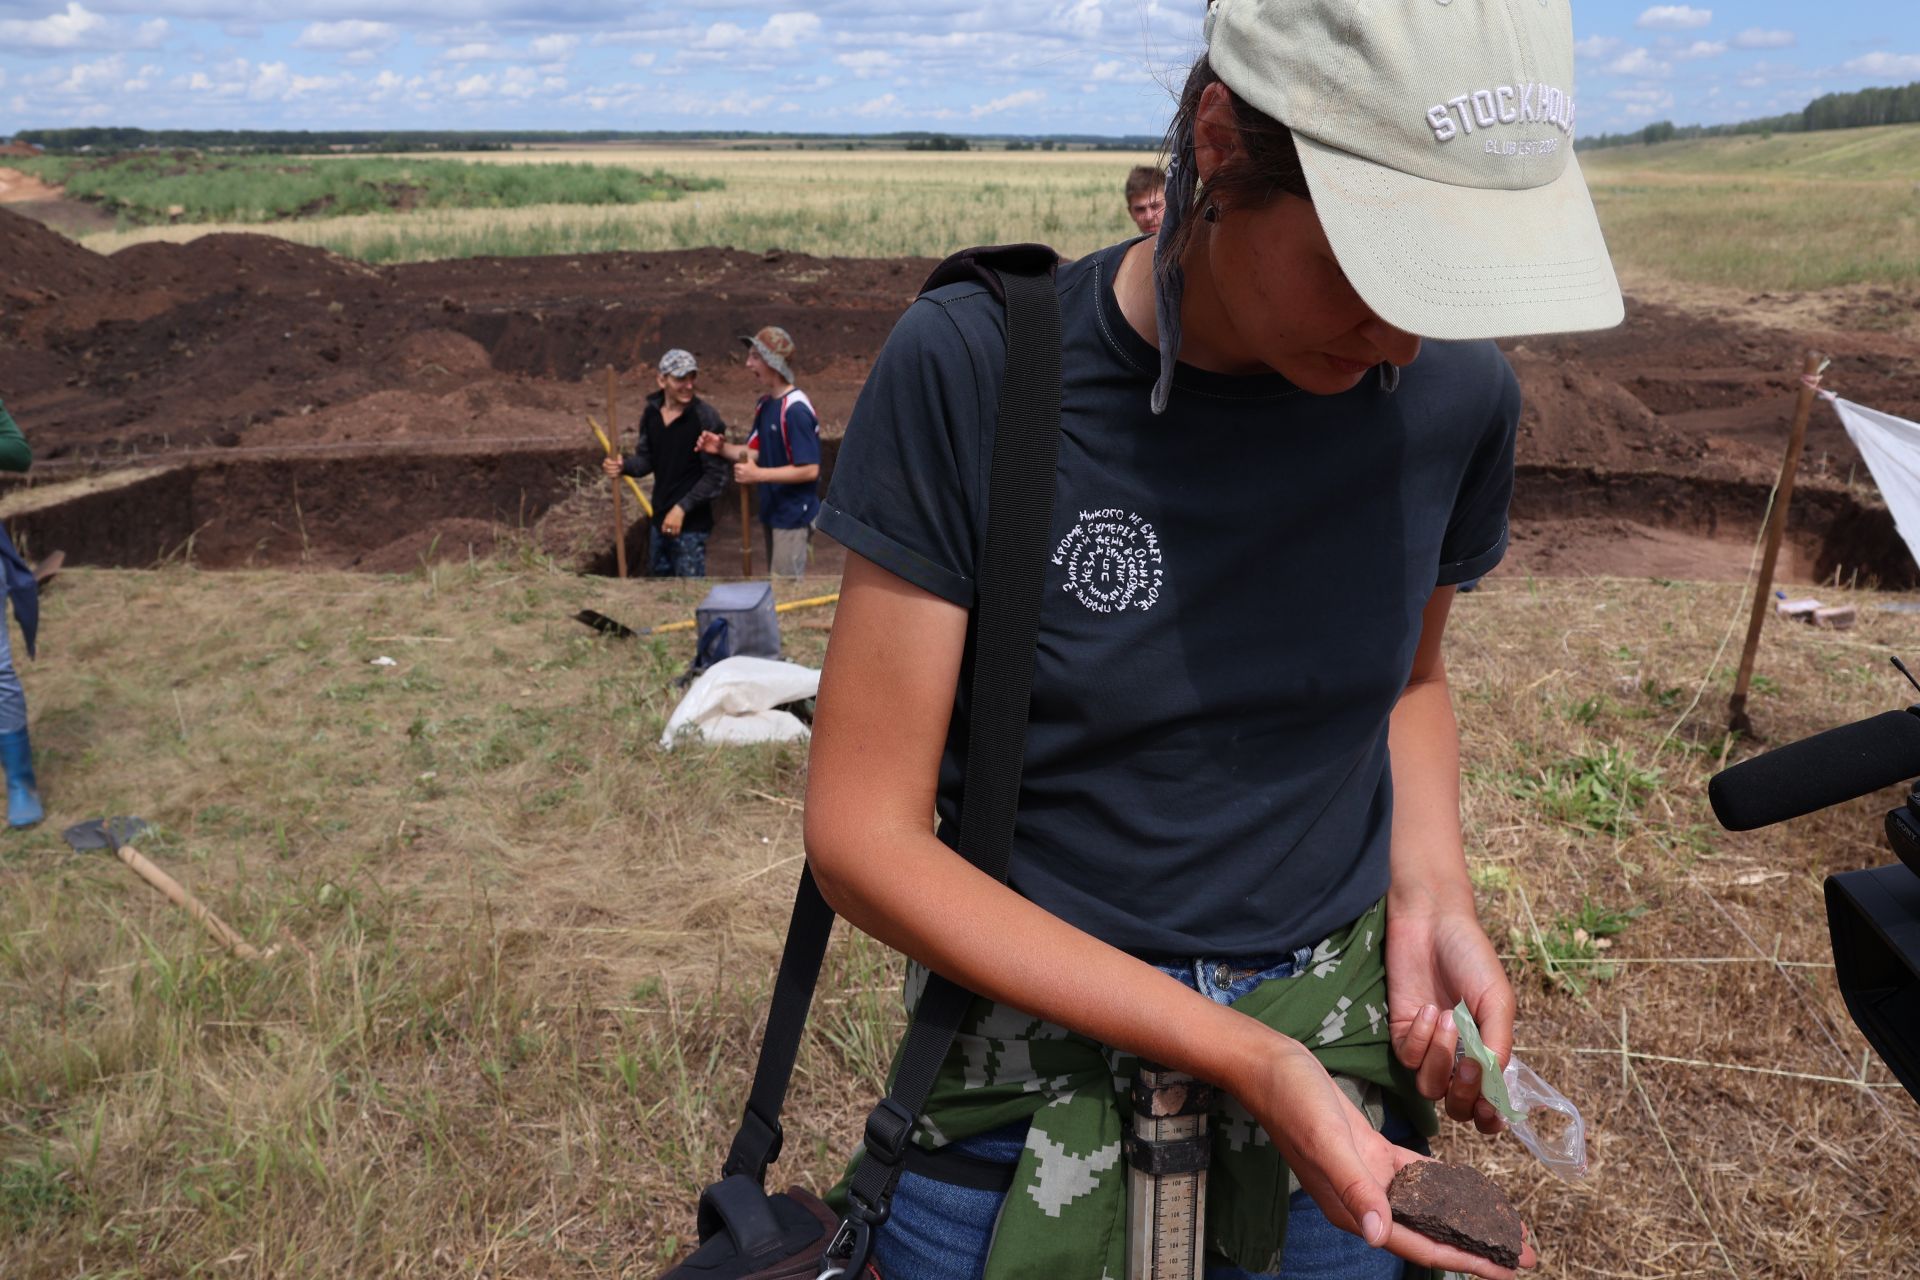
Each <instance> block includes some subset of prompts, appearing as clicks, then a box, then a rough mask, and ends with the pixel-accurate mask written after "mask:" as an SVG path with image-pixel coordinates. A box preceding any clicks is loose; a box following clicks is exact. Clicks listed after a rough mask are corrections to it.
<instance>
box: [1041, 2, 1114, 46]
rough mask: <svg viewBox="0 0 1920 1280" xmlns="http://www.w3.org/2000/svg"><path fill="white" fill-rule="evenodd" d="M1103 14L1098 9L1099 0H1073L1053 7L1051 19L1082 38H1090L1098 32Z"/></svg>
mask: <svg viewBox="0 0 1920 1280" xmlns="http://www.w3.org/2000/svg"><path fill="white" fill-rule="evenodd" d="M1103 17H1104V15H1103V14H1102V13H1101V11H1100V0H1073V2H1072V3H1071V4H1063V5H1060V6H1058V7H1057V8H1055V10H1054V12H1053V20H1054V22H1055V23H1056V24H1058V25H1059V26H1062V27H1064V28H1066V29H1067V31H1068V32H1070V33H1071V34H1073V35H1075V36H1078V37H1079V38H1081V39H1082V40H1091V39H1093V38H1094V37H1095V36H1097V35H1099V34H1100V27H1101V25H1102V19H1103Z"/></svg>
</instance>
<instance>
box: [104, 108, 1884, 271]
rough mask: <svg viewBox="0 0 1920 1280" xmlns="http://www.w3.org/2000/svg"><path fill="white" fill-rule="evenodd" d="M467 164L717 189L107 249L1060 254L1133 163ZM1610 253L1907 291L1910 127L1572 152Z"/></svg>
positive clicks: (1091, 240) (653, 157)
mask: <svg viewBox="0 0 1920 1280" xmlns="http://www.w3.org/2000/svg"><path fill="white" fill-rule="evenodd" d="M468 159H470V160H472V161H473V162H474V163H479V164H503V163H505V164H523V163H529V162H532V163H549V164H559V163H577V162H586V163H595V164H607V165H620V166H624V167H630V168H633V169H636V170H640V171H643V172H646V173H653V172H655V171H656V170H658V171H664V172H666V173H669V174H674V175H677V176H680V177H685V178H696V179H718V180H719V181H721V182H723V183H724V184H725V187H724V189H723V190H719V191H709V192H702V193H695V194H691V195H689V196H687V197H686V198H684V199H681V200H678V201H674V202H670V203H648V204H636V205H619V206H614V205H542V206H533V207H529V208H523V209H505V210H502V209H493V210H488V209H462V210H423V211H419V212H411V213H381V214H369V215H363V216H357V217H344V218H329V219H325V220H319V221H296V222H283V223H277V224H273V225H271V226H269V227H265V228H263V227H260V226H245V227H242V226H239V225H231V226H229V225H220V224H182V225H177V226H169V227H147V228H141V229H138V230H132V231H118V232H103V233H100V234H97V235H94V236H90V237H88V238H87V240H86V243H87V244H88V245H90V246H91V247H93V248H96V249H99V250H101V251H102V252H111V251H112V250H114V249H117V248H120V247H122V246H124V245H127V244H132V243H137V242H139V241H142V240H152V239H170V240H181V239H190V238H193V237H195V236H199V235H204V234H207V233H209V232H214V231H233V230H242V229H244V230H250V231H260V230H267V231H269V232H270V233H271V234H274V235H280V236H284V237H286V238H288V239H293V240H298V241H300V242H302V243H307V244H318V245H322V246H325V247H326V248H329V249H333V250H335V251H337V252H340V253H344V254H347V255H349V256H351V257H359V258H364V259H367V260H370V261H375V262H408V261H418V260H422V259H429V258H447V257H471V256H476V255H486V254H499V255H508V256H513V255H523V254H551V253H588V252H597V251H601V250H612V249H684V248H697V247H702V246H708V245H726V246H732V247H735V248H742V249H750V250H756V251H757V250H763V249H771V248H781V249H786V250H789V251H793V252H803V253H814V254H822V255H829V256H851V257H892V256H900V255H910V254H920V255H929V256H935V257H938V256H943V255H944V254H945V253H947V252H950V251H951V250H953V249H956V248H961V247H964V246H966V245H971V244H999V243H1007V242H1011V241H1020V240H1034V239H1038V240H1044V241H1046V242H1047V243H1049V244H1052V245H1055V246H1057V247H1058V248H1059V249H1060V250H1061V251H1062V252H1064V253H1066V254H1068V255H1069V256H1075V255H1079V254H1083V253H1086V252H1088V251H1090V250H1092V249H1096V248H1099V247H1100V246H1102V245H1106V244H1111V243H1113V241H1115V240H1117V239H1119V238H1120V237H1121V236H1123V235H1128V234H1131V233H1132V228H1131V224H1130V223H1129V222H1128V221H1127V220H1126V217H1125V213H1124V211H1123V209H1122V207H1121V200H1120V195H1119V190H1120V184H1121V181H1122V179H1123V177H1124V176H1125V173H1126V171H1127V169H1128V167H1130V166H1131V165H1134V164H1143V163H1153V162H1155V161H1156V160H1157V157H1155V156H1154V155H1152V154H1151V153H1147V152H1140V153H1121V152H1037V151H1036V152H1005V151H973V152H956V153H937V154H936V153H926V152H886V151H855V152H846V151H831V150H822V151H811V150H809V151H737V150H725V149H721V148H709V147H686V146H682V147H632V148H628V147H583V148H572V149H567V148H555V149H547V150H540V151H531V152H528V151H520V152H508V153H482V154H477V155H474V156H470V157H468ZM1581 162H1582V164H1583V166H1584V167H1585V169H1586V173H1587V177H1588V180H1589V182H1590V184H1591V185H1592V187H1593V191H1594V197H1595V200H1596V202H1597V203H1598V205H1599V208H1600V215H1601V219H1602V222H1603V223H1604V225H1605V227H1606V229H1607V236H1608V242H1609V244H1610V246H1611V248H1612V250H1613V253H1614V256H1615V258H1616V260H1617V261H1618V263H1619V264H1620V266H1621V268H1622V269H1623V271H1625V272H1627V273H1628V274H1629V275H1630V276H1631V277H1634V278H1637V279H1653V280H1659V281H1663V282H1671V283H1675V284H1681V285H1700V286H1710V287H1733V288H1738V289H1744V290H1748V291H1753V290H1810V289H1827V288H1834V287H1839V286H1851V285H1874V286H1882V287H1899V288H1908V287H1911V286H1912V285H1913V284H1914V283H1915V282H1916V281H1920V195H1916V192H1920V125H1893V126H1887V127H1885V128H1878V129H1850V130H1842V131H1836V132H1831V133H1812V134H1780V135H1776V136H1773V137H1764V138H1763V137H1760V136H1752V137H1738V138H1715V139H1705V140H1701V141H1696V142H1679V143H1666V144H1662V145H1660V146H1655V147H1642V146H1627V147H1616V148H1610V149H1608V150H1605V151H1598V152H1587V153H1583V155H1582V158H1581Z"/></svg>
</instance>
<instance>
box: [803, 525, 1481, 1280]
mask: <svg viewBox="0 0 1920 1280" xmlns="http://www.w3.org/2000/svg"><path fill="white" fill-rule="evenodd" d="M966 629H967V614H966V611H965V610H963V609H961V608H960V607H958V606H956V605H953V604H950V603H948V602H947V601H945V600H942V599H940V598H939V597H937V596H934V595H932V594H930V593H928V592H926V591H922V590H920V589H919V588H917V587H914V586H911V585H910V584H908V583H906V582H905V581H903V580H901V579H899V578H897V577H895V576H893V575H892V574H890V573H887V572H886V571H885V570H882V569H880V568H878V567H877V566H875V565H873V564H872V563H871V562H869V561H867V560H865V559H863V558H861V557H860V556H857V555H853V554H849V555H848V557H847V568H846V576H845V579H844V580H843V582H842V584H841V594H840V606H839V610H838V612H837V613H836V615H835V617H834V628H833V639H832V642H831V645H830V647H829V650H828V653H827V660H826V666H825V670H824V671H823V672H822V675H821V682H820V697H819V703H818V708H817V710H816V712H815V717H814V737H813V754H812V760H811V765H810V769H809V775H808V784H807V809H806V844H807V859H808V862H809V864H810V865H811V867H812V868H813V873H814V876H815V878H816V879H817V880H818V881H819V884H820V889H821V892H822V893H823V894H824V895H825V897H826V899H827V901H828V902H829V903H831V904H832V905H833V907H834V909H835V910H836V911H838V912H839V913H840V914H842V915H844V916H845V917H846V918H847V919H848V920H849V921H851V922H852V923H853V924H854V925H855V926H857V927H858V928H860V929H862V930H864V931H866V932H867V933H870V934H872V935H873V936H874V937H876V938H878V939H880V940H881V941H882V942H884V943H886V944H887V945H889V946H891V947H894V948H896V949H898V950H900V951H903V952H905V953H906V954H907V955H909V956H911V957H913V958H914V959H916V960H919V961H920V962H921V963H923V964H925V965H927V966H928V967H929V968H931V969H933V970H935V971H936V972H939V973H941V974H943V975H945V976H946V977H948V978H950V979H952V980H953V981H955V982H958V983H959V984H961V985H962V986H964V987H966V988H967V989H969V990H971V991H974V992H976V993H978V994H980V995H982V996H986V997H987V998H989V999H992V1000H997V1001H1003V1002H1005V1003H1007V1004H1010V1005H1012V1006H1014V1007H1016V1008H1018V1009H1021V1010H1024V1011H1025V1012H1027V1013H1030V1014H1032V1015H1034V1016H1035V1017H1039V1018H1044V1019H1047V1020H1049V1021H1052V1022H1057V1023H1059V1024H1061V1025H1063V1026H1065V1027H1068V1028H1070V1029H1071V1030H1074V1031H1077V1032H1079V1033H1081V1034H1082V1035H1086V1036H1089V1037H1091V1038H1093V1039H1095V1040H1098V1041H1100V1042H1101V1043H1103V1044H1108V1045H1113V1046H1115V1047H1118V1048H1120V1049H1124V1050H1128V1051H1130V1052H1133V1053H1136V1054H1139V1055H1141V1056H1142V1057H1145V1058H1147V1059H1150V1060H1152V1061H1156V1062H1161V1063H1165V1064H1167V1065H1169V1066H1172V1067H1175V1068H1178V1069H1181V1070H1184V1071H1188V1072H1191V1073H1192V1074H1194V1075H1195V1076H1198V1077H1199V1078H1201V1079H1203V1080H1209V1081H1212V1082H1214V1083H1216V1084H1219V1085H1221V1086H1222V1087H1224V1088H1226V1089H1227V1090H1228V1091H1229V1092H1231V1093H1232V1094H1233V1095H1234V1096H1235V1097H1236V1098H1237V1099H1239V1100H1240V1102H1241V1103H1242V1104H1244V1105H1246V1106H1247V1107H1248V1108H1249V1109H1250V1110H1251V1111H1252V1112H1253V1114H1254V1115H1255V1117H1256V1118H1257V1119H1259V1120H1260V1122H1261V1124H1262V1126H1263V1127H1264V1128H1265V1129H1266V1131H1267V1132H1268V1134H1269V1135H1271V1136H1272V1137H1273V1138H1274V1140H1275V1142H1276V1143H1277V1144H1278V1145H1279V1147H1280V1149H1281V1152H1282V1154H1283V1155H1284V1156H1285V1157H1286V1158H1287V1161H1288V1163H1289V1164H1290V1165H1291V1166H1292V1167H1293V1168H1294V1170H1295V1171H1296V1173H1297V1174H1299V1176H1300V1178H1301V1180H1302V1183H1303V1185H1305V1186H1306V1187H1307V1189H1308V1191H1309V1192H1310V1193H1311V1194H1312V1195H1313V1196H1314V1198H1315V1200H1316V1201H1318V1202H1319V1203H1320V1205H1321V1207H1322V1208H1323V1209H1324V1210H1326V1211H1327V1212H1328V1214H1329V1216H1330V1217H1332V1218H1333V1220H1334V1221H1335V1222H1337V1223H1339V1224H1340V1225H1342V1226H1345V1227H1346V1228H1347V1229H1349V1230H1352V1231H1354V1232H1356V1233H1357V1234H1362V1235H1364V1236H1365V1237H1366V1238H1367V1239H1368V1240H1370V1241H1372V1242H1374V1243H1376V1244H1382V1243H1384V1244H1385V1245H1386V1246H1387V1247H1389V1248H1391V1249H1392V1250H1393V1251H1394V1252H1395V1253H1398V1254H1401V1255H1402V1256H1404V1257H1409V1258H1414V1259H1416V1260H1420V1261H1432V1262H1435V1263H1437V1264H1439V1265H1442V1266H1447V1267H1451V1268H1454V1269H1456V1270H1468V1271H1473V1272H1474V1273H1475V1274H1482V1275H1489V1276H1507V1275H1510V1274H1511V1273H1510V1272H1506V1271H1502V1270H1499V1269H1497V1268H1492V1269H1489V1265H1488V1264H1486V1263H1484V1262H1477V1261H1476V1260H1474V1259H1472V1258H1470V1257H1469V1256H1468V1255H1466V1254H1464V1253H1461V1252H1459V1251H1458V1250H1453V1249H1447V1248H1445V1247H1443V1246H1440V1245H1436V1244H1434V1243H1433V1242H1432V1241H1428V1240H1425V1239H1424V1238H1423V1237H1419V1236H1416V1235H1413V1234H1412V1233H1411V1232H1408V1231H1406V1230H1405V1229H1404V1228H1401V1227H1396V1226H1390V1223H1391V1214H1390V1212H1389V1211H1388V1208H1387V1200H1386V1184H1387V1182H1388V1180H1389V1179H1391V1177H1392V1175H1393V1172H1394V1170H1395V1169H1396V1168H1397V1167H1399V1165H1401V1164H1404V1163H1407V1162H1408V1161H1410V1160H1413V1159H1416V1158H1417V1157H1415V1156H1413V1155H1412V1154H1411V1153H1410V1152H1406V1151H1404V1150H1402V1149H1401V1148H1398V1147H1395V1146H1393V1144H1391V1143H1389V1142H1387V1141H1386V1140H1385V1139H1383V1138H1381V1137H1380V1136H1379V1135H1378V1134H1377V1133H1375V1132H1374V1131H1373V1129H1372V1127H1371V1126H1370V1125H1369V1124H1368V1123H1367V1121H1366V1119H1365V1118H1364V1117H1363V1116H1361V1115H1360V1113H1359V1112H1358V1111H1356V1110H1355V1109H1354V1108H1353V1107H1352V1106H1351V1104H1349V1103H1348V1102H1347V1101H1346V1099H1345V1098H1344V1097H1343V1096H1342V1095H1341V1094H1340V1092H1339V1090H1338V1089H1337V1088H1336V1087H1335V1086H1334V1084H1333V1082H1332V1080H1331V1078H1330V1077H1329V1076H1328V1075H1327V1073H1326V1072H1325V1070H1324V1069H1322V1068H1321V1066H1320V1064H1319V1062H1318V1061H1316V1060H1315V1059H1314V1057H1313V1056H1312V1054H1310V1053H1309V1052H1308V1051H1307V1050H1306V1049H1305V1048H1304V1047H1303V1046H1302V1045H1300V1044H1299V1043H1298V1042H1297V1041H1294V1040H1290V1039H1287V1038H1286V1037H1284V1036H1281V1035H1280V1034H1279V1033H1277V1032H1275V1031H1273V1030H1271V1029H1270V1028H1268V1027H1265V1026H1263V1025H1262V1024H1260V1023H1259V1022H1256V1021H1255V1020H1254V1019H1252V1018H1249V1017H1247V1016H1246V1015H1244V1014H1241V1013H1237V1012H1235V1011H1234V1010H1232V1009H1230V1008H1227V1007H1225V1006H1221V1005H1216V1004H1214V1003H1213V1002H1212V1001H1210V1000H1207V999H1205V998H1204V997H1202V996H1199V995H1197V994H1196V993H1194V992H1193V991H1191V990H1189V989H1188V988H1186V987H1184V986H1182V985H1181V984H1180V983H1178V982H1176V981H1175V980H1174V979H1172V978H1170V977H1167V976H1166V975H1165V974H1162V973H1160V972H1159V971H1158V970H1156V969H1154V968H1153V967H1152V966H1150V965H1147V964H1145V963H1144V962H1142V961H1140V960H1136V959H1134V958H1133V957H1131V956H1128V955H1127V954H1125V953H1124V952H1121V951H1119V950H1116V949H1115V948H1113V947H1110V946H1108V945H1106V944H1105V943H1103V942H1100V941H1098V940H1097V939H1095V938H1093V937H1092V936H1090V935H1088V934H1086V933H1084V932H1082V931H1080V930H1078V929H1075V928H1074V927H1072V926H1071V925H1068V924H1067V923H1066V922H1064V921H1062V920H1060V919H1059V918H1057V917H1055V916H1053V915H1051V914H1049V913H1048V912H1046V911H1044V910H1042V909H1041V908H1040V907H1038V906H1036V905H1035V904H1034V903H1032V902H1030V901H1028V900H1027V899H1025V898H1023V897H1021V896H1020V895H1019V894H1017V893H1015V892H1014V891H1013V890H1011V889H1009V888H1007V887H1006V886H1005V885H1003V884H1000V883H999V882H997V881H995V880H993V879H991V878H990V877H988V876H987V875H985V874H983V873H982V872H980V871H978V870H976V869H975V868H974V867H973V866H971V865H970V864H969V863H967V862H966V860H965V859H963V858H961V857H960V856H959V855H958V854H956V853H955V852H953V851H952V850H951V849H949V848H947V846H946V845H945V844H943V843H941V841H940V840H939V839H938V838H936V837H935V835H934V834H933V826H932V814H933V810H934V795H935V789H936V780H937V776H938V770H939V764H940V755H941V751H942V748H943V746H944V743H945V741H946V735H947V727H948V720H949V718H950V716H951V714H952V709H953V697H954V688H955V682H956V681H957V679H958V678H959V673H960V659H961V652H962V649H963V648H964V646H965V643H966Z"/></svg>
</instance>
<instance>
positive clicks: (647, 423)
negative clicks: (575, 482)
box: [605, 347, 727, 578]
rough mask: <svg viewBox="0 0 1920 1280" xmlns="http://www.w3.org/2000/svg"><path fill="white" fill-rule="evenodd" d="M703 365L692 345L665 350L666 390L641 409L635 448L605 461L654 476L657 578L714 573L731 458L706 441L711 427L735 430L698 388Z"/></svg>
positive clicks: (619, 471) (615, 469) (609, 466)
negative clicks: (716, 522) (716, 532)
mask: <svg viewBox="0 0 1920 1280" xmlns="http://www.w3.org/2000/svg"><path fill="white" fill-rule="evenodd" d="M699 372H700V368H699V365H698V363H697V362H696V361H695V360H694V358H693V353H692V352H690V351H683V350H681V349H680V348H678V347H675V348H674V349H673V350H671V351H669V352H667V353H666V354H665V355H663V356H661V357H660V366H659V374H658V376H657V378H656V381H657V382H658V384H659V385H658V389H657V390H655V391H654V393H653V394H652V395H650V396H648V397H647V407H646V408H645V409H644V410H642V411H641V414H640V438H639V439H638V440H637V441H636V442H635V445H634V450H633V452H632V453H630V454H628V455H626V456H625V457H624V458H608V459H607V460H606V464H605V467H606V472H607V474H608V475H610V476H620V475H629V476H634V477H636V478H637V477H640V476H644V475H648V474H652V475H653V477H654V482H653V537H652V546H653V553H652V556H651V565H650V567H649V569H648V573H649V574H651V575H652V576H653V577H656V578H665V577H674V578H704V577H706V576H707V537H708V535H709V534H711V533H712V532H713V500H714V498H715V497H716V496H718V495H719V493H720V491H721V490H722V489H725V488H726V487H727V465H726V462H725V461H724V460H723V459H721V458H718V457H715V456H714V455H713V454H711V453H705V452H702V451H701V450H700V449H699V448H698V445H699V442H700V440H701V439H702V437H703V436H705V435H706V434H707V433H708V432H712V433H713V434H715V435H717V436H724V435H725V434H726V431H727V424H726V423H724V422H722V421H721V420H720V415H719V413H718V412H716V411H715V409H714V407H713V406H712V405H710V404H708V403H707V402H706V401H705V400H702V399H701V398H700V396H699V394H698V393H697V392H696V391H695V390H694V380H695V379H696V377H697V376H698V375H699Z"/></svg>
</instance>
